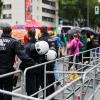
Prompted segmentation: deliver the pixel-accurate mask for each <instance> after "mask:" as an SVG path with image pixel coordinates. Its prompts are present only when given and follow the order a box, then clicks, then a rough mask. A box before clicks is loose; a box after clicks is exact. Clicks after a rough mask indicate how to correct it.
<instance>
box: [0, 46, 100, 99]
mask: <svg viewBox="0 0 100 100" xmlns="http://www.w3.org/2000/svg"><path fill="white" fill-rule="evenodd" d="M87 52H90V57H86V56H85V54H86V53H87ZM79 54H81V58H82V60H81V63H76V56H75V55H74V56H73V55H71V56H73V58H74V60H73V62H70V61H69V59H70V57H71V56H65V57H62V58H59V59H56V60H53V61H49V62H45V63H42V64H38V65H35V66H31V67H28V68H26V69H25V71H24V72H21V71H20V70H18V71H14V72H11V73H7V74H4V75H0V78H4V77H7V76H9V75H13V74H15V73H21V77H22V78H21V94H18V93H13V92H9V91H5V90H0V93H4V94H8V95H12V96H14V97H18V98H21V99H22V100H25V99H29V100H43V99H40V98H41V97H38V98H34V96H35V95H36V94H40V93H41V92H42V94H44V100H51V99H52V98H57V100H67V99H68V100H78V99H77V98H80V100H85V98H86V95H87V90H88V89H91V88H92V93H91V95H89V97H88V98H89V99H87V100H91V99H94V98H95V94H96V92H97V91H98V89H99V87H100V86H99V80H98V78H97V76H96V75H98V73H99V72H97V69H99V68H100V48H99V47H98V48H93V49H90V50H87V51H84V52H81V53H79ZM84 59H89V62H88V64H87V63H84ZM51 62H60V63H61V64H62V71H61V70H60V71H59V70H58V71H55V72H54V71H47V70H46V69H47V67H48V66H47V64H49V63H51ZM69 64H72V65H73V66H76V65H77V66H79V67H80V68H78V70H73V71H68V65H69ZM42 65H44V88H43V89H40V90H39V91H37V92H36V93H34V94H32V95H31V96H26V73H27V72H28V71H29V70H32V69H34V68H37V67H41V66H42ZM54 73H56V74H60V75H61V76H62V77H61V78H60V79H59V80H57V81H55V82H54V83H52V84H50V85H49V86H46V75H47V74H54ZM91 74H92V76H91ZM71 75H73V76H74V75H78V77H77V78H74V79H72V80H69V79H68V78H69V77H70V76H71ZM90 76H91V77H90ZM57 82H61V85H60V86H59V87H58V86H56V83H57ZM97 82H98V84H97ZM91 83H93V84H91ZM53 85H54V86H55V88H56V87H57V89H56V90H55V92H54V93H52V94H51V95H49V96H48V97H46V89H47V88H49V87H50V86H53ZM43 91H44V92H43ZM59 96H60V97H59ZM18 100H19V99H18Z"/></svg>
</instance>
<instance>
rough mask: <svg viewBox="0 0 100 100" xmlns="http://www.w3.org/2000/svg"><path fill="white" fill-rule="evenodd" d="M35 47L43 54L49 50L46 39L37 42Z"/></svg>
mask: <svg viewBox="0 0 100 100" xmlns="http://www.w3.org/2000/svg"><path fill="white" fill-rule="evenodd" d="M35 49H36V51H37V53H38V54H40V55H43V54H45V53H47V52H48V50H49V44H48V43H47V42H46V41H38V42H36V43H35Z"/></svg>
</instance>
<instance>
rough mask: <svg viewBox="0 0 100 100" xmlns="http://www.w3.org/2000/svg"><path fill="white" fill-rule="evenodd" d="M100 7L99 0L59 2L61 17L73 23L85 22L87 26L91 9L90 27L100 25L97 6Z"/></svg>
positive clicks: (66, 0)
mask: <svg viewBox="0 0 100 100" xmlns="http://www.w3.org/2000/svg"><path fill="white" fill-rule="evenodd" d="M97 5H98V6H99V7H100V3H99V2H97V0H59V16H60V17H61V18H64V19H67V20H69V21H71V22H73V21H74V20H76V21H78V20H79V19H80V20H83V23H85V24H86V21H87V9H88V8H89V22H90V26H94V25H100V20H99V19H100V14H99V15H95V6H97Z"/></svg>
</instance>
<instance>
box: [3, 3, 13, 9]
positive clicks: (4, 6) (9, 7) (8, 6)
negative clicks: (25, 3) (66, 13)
mask: <svg viewBox="0 0 100 100" xmlns="http://www.w3.org/2000/svg"><path fill="white" fill-rule="evenodd" d="M11 8H12V6H11V4H6V5H3V9H5V10H9V9H11Z"/></svg>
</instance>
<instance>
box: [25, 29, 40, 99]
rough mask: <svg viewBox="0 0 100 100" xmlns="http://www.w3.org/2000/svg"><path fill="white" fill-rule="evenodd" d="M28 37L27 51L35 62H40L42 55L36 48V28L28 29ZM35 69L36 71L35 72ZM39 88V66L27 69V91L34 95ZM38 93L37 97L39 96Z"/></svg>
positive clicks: (28, 93)
mask: <svg viewBox="0 0 100 100" xmlns="http://www.w3.org/2000/svg"><path fill="white" fill-rule="evenodd" d="M28 38H29V42H28V43H27V44H26V45H25V46H24V48H25V52H26V53H27V54H28V55H29V57H31V58H32V59H33V60H34V61H35V64H39V63H40V59H41V57H40V55H39V54H38V53H37V51H36V49H35V43H36V39H35V29H29V30H28ZM34 70H35V72H34ZM38 90H39V68H34V69H31V70H29V71H27V74H26V92H27V95H29V96H30V95H32V94H33V93H35V92H37V91H38ZM37 96H38V95H36V96H35V97H37Z"/></svg>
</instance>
